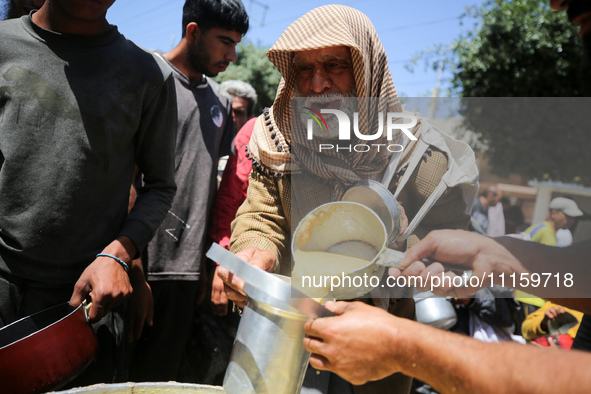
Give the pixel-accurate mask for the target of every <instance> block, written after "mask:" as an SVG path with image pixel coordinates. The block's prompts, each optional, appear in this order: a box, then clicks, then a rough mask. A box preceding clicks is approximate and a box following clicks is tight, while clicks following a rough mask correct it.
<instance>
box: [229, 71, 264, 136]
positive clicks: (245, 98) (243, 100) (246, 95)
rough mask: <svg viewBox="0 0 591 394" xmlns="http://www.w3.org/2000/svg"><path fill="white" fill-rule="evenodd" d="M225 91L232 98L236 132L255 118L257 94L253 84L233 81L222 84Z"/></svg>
mask: <svg viewBox="0 0 591 394" xmlns="http://www.w3.org/2000/svg"><path fill="white" fill-rule="evenodd" d="M221 86H222V89H224V90H225V91H226V92H228V94H229V95H230V96H232V117H233V119H234V126H235V127H236V132H238V131H240V129H242V126H244V124H245V123H246V122H247V121H248V120H249V119H252V118H253V117H254V107H255V105H256V104H257V92H256V91H255V90H254V88H253V87H252V85H251V84H249V83H248V82H244V81H238V80H236V79H231V80H228V81H224V82H222V83H221Z"/></svg>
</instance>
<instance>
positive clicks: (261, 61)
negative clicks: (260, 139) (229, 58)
mask: <svg viewBox="0 0 591 394" xmlns="http://www.w3.org/2000/svg"><path fill="white" fill-rule="evenodd" d="M267 49H268V48H264V47H259V46H255V45H254V44H253V43H252V42H244V41H243V42H241V43H240V44H238V49H237V52H238V54H237V59H236V62H235V63H232V64H230V66H229V67H228V68H227V69H226V71H225V72H223V73H221V74H219V75H218V76H217V77H216V78H214V79H215V80H216V81H217V82H223V81H227V80H230V79H238V80H241V81H244V82H248V83H249V84H251V85H252V87H253V88H254V90H255V91H256V92H257V95H258V100H257V105H256V107H255V115H258V114H260V113H261V112H262V111H263V108H265V107H270V106H271V105H272V104H273V100H275V94H276V93H277V86H278V85H279V81H280V80H281V74H279V71H277V69H276V68H275V66H273V63H271V62H270V61H269V59H268V58H267V55H266V54H267Z"/></svg>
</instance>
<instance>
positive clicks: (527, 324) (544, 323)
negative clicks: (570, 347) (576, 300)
mask: <svg viewBox="0 0 591 394" xmlns="http://www.w3.org/2000/svg"><path fill="white" fill-rule="evenodd" d="M566 313H570V314H571V315H572V316H573V317H574V318H575V319H576V320H577V322H576V324H574V323H573V325H572V327H570V328H569V329H568V332H567V334H568V335H569V336H570V337H571V338H573V339H574V338H575V336H576V335H577V330H578V329H579V325H580V324H581V319H583V313H581V312H579V311H575V310H573V309H569V308H565V307H563V306H560V305H557V304H554V303H552V302H550V301H548V302H546V303H545V304H544V305H543V306H542V307H541V308H540V309H538V310H536V311H535V312H533V313H531V314H529V315H528V316H527V317H526V318H525V320H524V321H523V323H522V325H521V332H522V335H523V337H524V338H525V339H527V340H528V341H531V340H534V339H536V338H539V337H543V336H547V335H551V334H552V333H551V332H550V330H549V326H548V323H550V322H551V321H556V319H558V318H559V317H560V316H564V315H565V314H566ZM569 323H572V322H569Z"/></svg>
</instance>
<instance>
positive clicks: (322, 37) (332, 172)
mask: <svg viewBox="0 0 591 394" xmlns="http://www.w3.org/2000/svg"><path fill="white" fill-rule="evenodd" d="M336 46H347V47H349V49H350V52H351V58H352V62H353V72H354V76H355V84H356V90H357V97H379V98H380V100H379V101H378V103H379V106H378V108H373V109H372V110H373V111H379V112H384V113H386V112H402V106H401V105H400V102H399V100H398V95H397V93H396V89H395V87H394V83H393V81H392V75H391V74H390V69H389V67H388V59H387V56H386V51H385V50H384V48H383V46H382V43H381V41H380V39H379V37H378V34H377V32H376V30H375V28H374V26H373V24H372V23H371V21H370V20H369V18H368V17H367V16H366V15H365V14H363V13H362V12H360V11H358V10H355V9H353V8H350V7H347V6H342V5H327V6H322V7H319V8H316V9H314V10H312V11H310V12H308V13H307V14H305V15H304V16H302V17H301V18H299V19H298V20H296V21H295V22H294V23H292V24H291V25H290V26H289V27H288V28H287V29H286V30H285V32H283V34H282V35H281V37H279V39H278V40H277V42H276V43H275V44H274V45H273V47H271V49H269V51H268V52H267V57H268V58H269V59H270V60H271V62H272V63H273V64H274V65H275V67H277V69H278V70H279V72H280V73H281V75H282V79H281V82H280V84H279V87H278V89H277V96H276V98H275V102H274V103H273V107H272V109H268V110H266V111H265V113H264V114H263V116H261V118H260V119H259V121H257V123H256V125H255V129H254V132H253V136H252V139H251V141H250V144H249V146H248V149H249V154H250V155H251V157H252V159H253V161H254V163H255V165H256V166H257V167H259V168H260V167H263V169H264V170H267V171H268V172H269V173H271V174H275V175H276V176H277V175H283V174H289V173H292V172H297V171H298V170H299V168H300V167H304V168H306V169H307V170H309V171H310V172H312V173H314V174H316V175H318V176H320V177H321V178H323V179H326V180H327V181H329V182H331V183H333V184H334V186H335V187H336V188H337V189H339V191H340V192H337V194H341V192H342V190H343V188H344V187H346V186H347V185H349V184H352V183H354V182H356V181H359V180H361V179H376V178H377V177H378V176H379V175H380V174H381V173H382V172H383V170H384V168H385V167H386V165H387V164H388V160H389V157H390V156H391V155H392V153H391V152H389V151H388V150H386V149H380V150H379V152H378V150H376V149H374V150H371V151H369V152H364V153H359V154H351V153H349V154H344V153H343V152H340V153H339V152H336V151H328V152H326V153H325V152H323V153H322V154H321V153H319V152H315V151H314V150H313V149H312V148H313V146H311V142H310V141H306V140H305V139H304V138H293V137H294V134H295V133H305V131H304V130H303V126H302V125H301V124H299V123H298V124H295V125H292V122H291V99H292V98H293V97H295V93H294V91H295V78H296V72H295V68H294V66H293V58H294V54H295V52H299V51H307V50H314V49H321V48H327V47H336ZM363 116H364V115H363V114H362V113H361V111H360V118H362V117H363ZM365 117H367V113H366V114H365ZM362 120H363V119H362ZM296 123H297V122H296ZM416 130H419V125H417V126H416V127H415V128H414V130H413V133H415V135H416ZM385 134H386V133H385V132H384V133H383V135H382V137H380V139H379V140H376V141H373V142H372V143H375V144H378V143H388V142H389V141H387V140H386V135H385ZM399 134H400V132H399ZM298 135H299V134H298ZM394 142H396V140H395V141H394ZM350 143H351V144H352V145H355V144H356V143H363V141H360V140H358V141H357V140H355V139H354V140H352V141H351V142H350ZM294 148H295V149H294ZM408 148H409V146H408V145H407V149H405V152H404V154H405V156H406V155H407V154H408V151H410V149H408ZM292 153H295V154H296V155H297V157H293V156H292ZM294 159H295V160H294Z"/></svg>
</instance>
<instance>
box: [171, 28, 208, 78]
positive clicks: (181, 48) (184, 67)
mask: <svg viewBox="0 0 591 394" xmlns="http://www.w3.org/2000/svg"><path fill="white" fill-rule="evenodd" d="M163 56H164V58H165V59H166V60H168V61H169V62H170V63H172V65H173V66H175V67H176V68H177V70H179V71H180V72H182V73H183V74H184V75H185V76H186V77H187V78H189V83H191V85H194V84H199V83H201V82H202V81H203V74H202V73H199V72H196V71H194V70H193V69H192V68H191V66H190V65H189V59H188V57H187V40H186V39H184V38H183V39H182V40H181V42H180V43H179V44H178V45H177V46H176V47H174V48H173V49H172V50H171V51H170V52H166V53H165V54H164V55H163Z"/></svg>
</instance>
